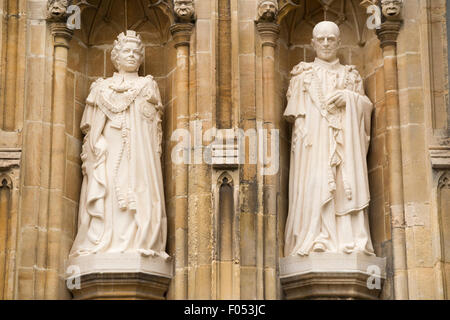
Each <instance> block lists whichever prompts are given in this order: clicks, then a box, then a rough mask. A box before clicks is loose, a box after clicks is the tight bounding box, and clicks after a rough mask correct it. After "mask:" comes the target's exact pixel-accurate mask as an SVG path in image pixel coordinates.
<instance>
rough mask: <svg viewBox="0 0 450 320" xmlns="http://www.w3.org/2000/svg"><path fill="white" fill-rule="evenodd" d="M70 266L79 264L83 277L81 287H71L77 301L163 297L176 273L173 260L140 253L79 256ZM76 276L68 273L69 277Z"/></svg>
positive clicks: (69, 261) (73, 259) (161, 298)
mask: <svg viewBox="0 0 450 320" xmlns="http://www.w3.org/2000/svg"><path fill="white" fill-rule="evenodd" d="M67 265H68V266H72V268H73V267H74V266H75V267H77V268H76V269H75V270H76V272H77V274H76V275H78V276H79V277H80V278H79V280H80V286H79V287H78V288H75V289H72V290H71V291H72V293H73V295H74V299H77V300H92V299H150V300H164V299H165V294H166V292H167V290H168V288H169V283H170V280H171V279H172V276H173V266H172V262H171V261H170V260H169V261H167V260H164V259H163V258H161V257H143V256H141V255H140V254H137V253H109V254H94V255H88V256H79V257H75V258H70V259H69V260H68V261H67ZM73 270H74V269H72V271H73ZM78 272H79V273H78ZM73 277H74V274H71V275H67V279H71V278H73ZM72 282H73V281H72Z"/></svg>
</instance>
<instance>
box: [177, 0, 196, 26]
mask: <svg viewBox="0 0 450 320" xmlns="http://www.w3.org/2000/svg"><path fill="white" fill-rule="evenodd" d="M173 13H174V17H175V22H176V23H193V22H194V21H195V8H194V1H193V0H173Z"/></svg>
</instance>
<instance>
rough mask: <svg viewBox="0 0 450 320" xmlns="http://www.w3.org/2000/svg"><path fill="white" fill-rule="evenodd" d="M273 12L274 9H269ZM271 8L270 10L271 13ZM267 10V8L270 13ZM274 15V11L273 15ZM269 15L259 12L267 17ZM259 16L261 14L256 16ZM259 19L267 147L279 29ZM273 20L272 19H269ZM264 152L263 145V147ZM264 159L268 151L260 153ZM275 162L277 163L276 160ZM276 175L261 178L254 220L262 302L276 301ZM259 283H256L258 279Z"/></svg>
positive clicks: (273, 125) (276, 126)
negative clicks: (260, 210)
mask: <svg viewBox="0 0 450 320" xmlns="http://www.w3.org/2000/svg"><path fill="white" fill-rule="evenodd" d="M273 8H274V7H273ZM273 8H272V9H273ZM270 9H271V7H269V8H267V10H270ZM275 12H276V11H275ZM269 13H270V12H266V11H264V12H263V15H264V14H269ZM260 15H261V13H260ZM263 15H261V17H260V20H259V21H258V22H257V30H258V32H259V34H260V37H261V43H262V59H263V61H262V71H263V117H264V118H263V119H264V129H265V130H267V131H266V132H267V136H266V135H264V139H267V144H269V142H270V141H271V139H272V137H271V134H272V130H274V129H275V130H279V128H280V124H279V121H278V120H277V119H279V116H278V117H277V115H276V114H275V111H276V110H277V108H275V95H276V85H275V82H274V81H275V48H276V46H277V40H278V35H279V32H280V27H279V25H278V24H277V23H275V21H274V19H270V18H269V19H263ZM273 18H275V16H273ZM266 148H267V145H266ZM263 154H264V155H267V154H268V151H266V150H264V152H263ZM270 154H271V158H272V159H273V158H274V157H279V154H275V151H274V150H270ZM278 161H279V160H278ZM278 177H279V176H278V173H276V174H274V175H264V187H263V204H264V217H260V216H258V219H257V230H258V239H257V240H258V252H257V265H258V266H260V265H261V267H262V270H264V273H263V281H262V282H263V286H262V288H264V292H263V294H264V296H263V297H261V298H264V299H276V298H277V297H276V292H277V290H276V286H277V276H276V265H277V258H278V250H277V247H278V246H277V241H276V239H277V198H278V190H279V185H278V180H279V179H278ZM258 270H259V268H258ZM258 280H259V279H258Z"/></svg>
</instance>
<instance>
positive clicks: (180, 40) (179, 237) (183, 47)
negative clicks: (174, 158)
mask: <svg viewBox="0 0 450 320" xmlns="http://www.w3.org/2000/svg"><path fill="white" fill-rule="evenodd" d="M193 28H194V25H193V24H192V23H175V24H173V25H172V26H171V28H170V32H171V33H172V37H173V39H174V43H175V48H176V50H177V69H176V74H175V83H176V88H175V92H176V97H177V99H176V101H175V106H176V108H175V109H174V113H175V114H176V117H175V119H176V128H175V129H185V130H188V131H189V47H190V38H191V34H192V29H193ZM186 147H188V146H186ZM188 164H189V163H188V161H187V159H185V161H183V163H182V164H178V165H174V166H175V168H174V169H175V170H174V172H175V175H176V180H175V196H176V200H175V209H174V210H175V275H174V279H173V281H175V299H187V294H188V288H187V282H188V281H187V276H188V270H187V267H188V254H187V249H188V183H189V180H188V179H189V177H188V170H189V167H188Z"/></svg>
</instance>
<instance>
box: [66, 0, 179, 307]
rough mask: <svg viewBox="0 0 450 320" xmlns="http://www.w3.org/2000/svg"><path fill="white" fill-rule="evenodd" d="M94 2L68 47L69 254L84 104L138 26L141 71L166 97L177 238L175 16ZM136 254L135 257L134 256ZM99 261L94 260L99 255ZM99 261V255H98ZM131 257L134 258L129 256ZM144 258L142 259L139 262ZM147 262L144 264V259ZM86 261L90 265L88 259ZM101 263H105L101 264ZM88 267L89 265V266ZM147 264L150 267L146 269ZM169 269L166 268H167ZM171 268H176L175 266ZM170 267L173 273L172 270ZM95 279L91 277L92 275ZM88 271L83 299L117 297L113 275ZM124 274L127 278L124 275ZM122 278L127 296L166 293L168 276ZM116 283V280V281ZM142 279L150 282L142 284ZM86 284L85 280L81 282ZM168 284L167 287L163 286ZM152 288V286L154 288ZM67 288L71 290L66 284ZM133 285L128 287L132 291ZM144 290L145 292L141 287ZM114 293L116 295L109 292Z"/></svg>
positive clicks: (139, 1)
mask: <svg viewBox="0 0 450 320" xmlns="http://www.w3.org/2000/svg"><path fill="white" fill-rule="evenodd" d="M89 3H90V4H91V5H84V4H80V7H81V28H80V29H79V30H75V32H74V35H73V37H72V40H71V41H70V44H69V45H70V48H69V51H68V65H67V94H66V97H67V104H66V106H65V110H66V114H65V117H66V139H67V140H66V148H67V150H68V151H67V153H66V174H65V181H66V182H65V185H66V186H65V189H66V193H67V194H66V197H65V202H66V203H65V206H64V208H65V211H66V219H69V220H71V221H69V222H68V225H69V226H70V229H71V230H67V232H68V233H69V234H70V235H71V239H68V243H67V245H66V246H65V250H67V253H65V254H63V256H64V257H65V258H67V256H68V252H69V250H70V246H71V243H72V242H73V240H74V238H75V235H76V233H77V213H78V201H79V197H80V189H81V183H82V175H81V160H80V153H81V145H82V142H83V136H82V133H81V130H80V121H81V117H82V115H83V111H84V105H85V101H86V98H87V95H88V93H89V89H90V85H91V84H92V83H93V82H94V81H95V80H97V79H98V78H107V77H111V76H112V75H113V73H114V71H115V69H114V66H113V64H112V62H111V50H112V48H113V43H114V40H116V38H117V36H118V35H119V34H120V33H121V32H124V31H125V30H134V31H136V32H138V33H139V34H140V36H141V39H142V41H143V44H144V46H145V59H144V62H143V64H142V66H141V68H140V70H139V75H140V76H147V75H152V76H153V77H154V79H155V80H156V81H157V83H158V86H159V89H160V93H161V98H162V102H163V104H164V117H163V124H162V125H163V132H164V136H163V156H162V159H161V161H162V169H163V177H164V187H165V190H164V191H165V197H166V211H167V216H168V225H169V227H168V228H169V230H168V241H167V242H168V244H170V243H173V241H170V237H173V236H174V232H173V230H172V229H171V226H173V217H172V216H171V211H170V208H171V205H170V202H171V201H172V198H173V197H174V192H173V183H172V178H173V175H172V172H171V170H172V167H171V166H172V164H171V162H170V152H169V149H168V148H169V141H170V137H171V133H172V130H173V129H172V128H173V126H172V118H173V112H172V110H173V100H174V99H173V98H172V97H173V95H174V94H173V88H174V87H175V86H174V81H175V79H174V70H175V69H176V49H175V48H174V44H173V40H172V38H171V35H170V31H169V27H170V25H171V21H170V19H169V17H168V16H167V15H166V14H165V13H164V12H163V11H162V10H161V8H160V7H154V6H153V7H151V6H149V4H150V2H149V1H144V0H132V1H130V0H112V1H101V0H90V1H89ZM173 251H174V250H173V248H170V247H168V248H167V252H168V253H169V255H171V256H172V257H173V255H174V252H173ZM133 259H135V258H133ZM94 260H95V259H94ZM97 260H98V259H97ZM97 260H95V261H93V262H92V263H93V264H94V267H95V268H97V267H98V268H102V267H101V266H102V263H101V262H99V261H97ZM128 260H129V259H128ZM139 263H141V264H142V263H144V262H142V261H140V262H138V263H137V265H139ZM144 264H145V263H144ZM82 265H83V266H84V267H86V265H85V263H84V262H83V263H82ZM99 266H100V267H99ZM86 268H87V267H86ZM144 269H145V268H144ZM165 271H167V270H165ZM170 272H171V270H170ZM170 272H169V273H170ZM91 278H92V277H91ZM91 278H89V276H86V275H83V276H82V278H81V281H82V282H83V280H84V281H85V283H86V286H87V287H86V290H84V289H83V290H81V291H76V290H75V291H73V293H74V294H75V296H77V297H78V298H81V299H83V298H92V297H94V298H95V296H96V292H97V294H105V295H106V296H108V297H114V293H113V292H110V291H108V290H109V289H108V288H109V287H108V283H109V282H111V281H110V279H107V277H106V278H104V279H91ZM122 278H123V279H122ZM122 278H121V279H120V281H119V282H120V283H122V284H125V285H126V286H127V287H126V288H125V289H124V290H123V292H122V293H120V292H119V294H124V296H123V297H125V298H126V297H128V296H127V295H129V296H130V297H133V296H134V297H136V298H158V299H161V298H164V297H165V293H166V291H167V287H168V285H169V281H170V279H169V280H168V281H167V282H164V281H163V282H164V283H162V282H161V283H159V282H158V281H155V280H154V279H147V278H148V277H147V278H146V276H145V275H144V278H142V276H141V275H139V274H134V278H133V277H131V278H126V277H122ZM112 283H113V286H114V281H112ZM141 283H147V284H144V285H143V286H142V285H141ZM81 285H82V287H83V284H81ZM145 286H147V287H148V288H150V287H152V286H153V289H155V288H157V290H156V291H157V292H158V294H157V295H156V296H151V295H150V296H149V295H148V294H146V293H145V290H146V288H145ZM164 287H165V290H163V288H164ZM153 289H150V290H153ZM63 290H67V289H66V288H64V289H63ZM127 290H128V291H127ZM139 290H141V291H139ZM142 290H143V291H142ZM110 294H113V296H110Z"/></svg>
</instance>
